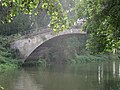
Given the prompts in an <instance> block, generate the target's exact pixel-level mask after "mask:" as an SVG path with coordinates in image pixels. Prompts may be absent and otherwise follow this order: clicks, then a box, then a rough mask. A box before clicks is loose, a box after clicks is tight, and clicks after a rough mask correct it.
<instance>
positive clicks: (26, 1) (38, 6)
mask: <svg viewBox="0 0 120 90" xmlns="http://www.w3.org/2000/svg"><path fill="white" fill-rule="evenodd" d="M0 3H1V8H6V9H7V12H8V13H7V14H6V18H5V20H6V21H8V22H11V20H12V19H13V18H14V17H15V16H16V15H19V14H20V13H24V14H33V13H34V14H35V15H37V14H38V13H39V12H41V11H43V10H45V11H46V12H47V13H48V15H50V17H51V22H50V26H51V27H52V28H54V31H58V30H63V29H65V28H68V22H67V14H66V13H65V12H64V10H63V8H62V5H61V3H60V2H59V0H2V1H0ZM3 12H4V11H3ZM5 20H2V19H1V22H2V23H4V22H5Z"/></svg>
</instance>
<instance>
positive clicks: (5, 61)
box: [0, 36, 20, 72]
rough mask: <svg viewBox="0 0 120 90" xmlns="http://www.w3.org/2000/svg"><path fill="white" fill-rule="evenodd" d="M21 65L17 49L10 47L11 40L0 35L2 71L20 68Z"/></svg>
mask: <svg viewBox="0 0 120 90" xmlns="http://www.w3.org/2000/svg"><path fill="white" fill-rule="evenodd" d="M19 65H20V62H19V61H18V60H17V58H16V55H15V51H14V50H12V49H11V48H10V40H9V39H8V38H5V37H3V36H0V72H4V71H6V70H10V69H13V68H18V66H19Z"/></svg>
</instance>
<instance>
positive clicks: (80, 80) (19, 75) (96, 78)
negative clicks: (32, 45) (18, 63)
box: [0, 61, 120, 90]
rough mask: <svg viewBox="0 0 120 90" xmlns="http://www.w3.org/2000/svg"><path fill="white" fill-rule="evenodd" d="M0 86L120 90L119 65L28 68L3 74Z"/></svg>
mask: <svg viewBox="0 0 120 90" xmlns="http://www.w3.org/2000/svg"><path fill="white" fill-rule="evenodd" d="M0 84H1V85H2V86H3V87H4V88H5V90H120V62H119V61H107V62H100V63H86V64H79V65H75V66H74V65H73V66H70V65H56V66H49V67H46V68H43V69H41V68H35V67H25V68H23V69H20V70H17V71H10V72H7V73H5V74H1V75H0Z"/></svg>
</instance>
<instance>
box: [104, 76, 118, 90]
mask: <svg viewBox="0 0 120 90" xmlns="http://www.w3.org/2000/svg"><path fill="white" fill-rule="evenodd" d="M104 90H120V78H112V79H110V80H108V81H104Z"/></svg>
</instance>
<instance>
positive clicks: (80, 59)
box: [67, 53, 120, 64]
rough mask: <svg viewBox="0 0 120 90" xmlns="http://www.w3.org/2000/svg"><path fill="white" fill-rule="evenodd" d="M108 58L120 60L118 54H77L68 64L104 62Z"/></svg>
mask: <svg viewBox="0 0 120 90" xmlns="http://www.w3.org/2000/svg"><path fill="white" fill-rule="evenodd" d="M108 60H120V58H119V55H118V54H112V53H111V54H107V53H106V54H97V55H90V54H87V55H75V57H73V58H72V59H69V60H67V62H68V64H81V63H90V62H103V61H108Z"/></svg>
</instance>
